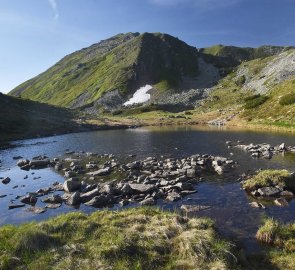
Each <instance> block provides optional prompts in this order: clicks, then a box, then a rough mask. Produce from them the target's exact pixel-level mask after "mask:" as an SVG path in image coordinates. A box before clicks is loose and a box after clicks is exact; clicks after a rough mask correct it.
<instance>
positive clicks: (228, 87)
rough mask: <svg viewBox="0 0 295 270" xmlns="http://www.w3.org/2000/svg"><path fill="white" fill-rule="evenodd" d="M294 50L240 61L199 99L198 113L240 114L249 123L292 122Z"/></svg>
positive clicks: (294, 116)
mask: <svg viewBox="0 0 295 270" xmlns="http://www.w3.org/2000/svg"><path fill="white" fill-rule="evenodd" d="M294 57H295V50H294V49H289V50H286V51H283V52H282V53H280V54H278V55H275V56H269V57H265V58H259V59H255V60H251V61H248V62H243V63H242V64H241V65H239V66H238V67H237V68H236V69H235V70H234V71H233V72H231V73H230V74H229V75H228V76H226V77H225V78H223V79H222V80H221V81H220V82H219V84H218V85H217V86H216V87H215V88H214V89H213V90H212V92H211V93H210V95H209V96H208V98H207V99H205V100H203V103H202V106H201V108H200V109H201V110H203V111H205V112H208V111H213V110H220V109H235V110H238V111H241V112H242V113H241V116H242V117H243V118H245V119H247V120H249V121H254V122H255V121H258V120H259V121H263V122H265V123H273V124H280V123H281V124H282V123H285V124H291V123H294V120H295V111H294V108H293V107H294V106H293V105H294V103H295V100H294V97H295V62H294Z"/></svg>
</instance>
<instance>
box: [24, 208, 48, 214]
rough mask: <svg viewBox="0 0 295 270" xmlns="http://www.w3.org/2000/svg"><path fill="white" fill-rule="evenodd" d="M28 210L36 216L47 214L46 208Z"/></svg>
mask: <svg viewBox="0 0 295 270" xmlns="http://www.w3.org/2000/svg"><path fill="white" fill-rule="evenodd" d="M26 210H27V211H30V212H33V213H34V214H43V213H45V212H46V208H43V207H29V208H27V209H26Z"/></svg>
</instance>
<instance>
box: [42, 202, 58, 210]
mask: <svg viewBox="0 0 295 270" xmlns="http://www.w3.org/2000/svg"><path fill="white" fill-rule="evenodd" d="M45 207H46V208H49V209H57V208H59V207H61V203H48V204H46V206H45Z"/></svg>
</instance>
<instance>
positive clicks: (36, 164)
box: [29, 159, 50, 168]
mask: <svg viewBox="0 0 295 270" xmlns="http://www.w3.org/2000/svg"><path fill="white" fill-rule="evenodd" d="M49 163H50V160H49V159H43V160H38V159H34V160H31V161H30V163H29V165H30V167H31V168H44V167H47V166H48V164H49Z"/></svg>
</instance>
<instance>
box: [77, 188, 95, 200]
mask: <svg viewBox="0 0 295 270" xmlns="http://www.w3.org/2000/svg"><path fill="white" fill-rule="evenodd" d="M98 195H99V189H98V188H95V189H93V190H91V191H89V192H86V193H83V194H81V195H80V198H81V201H82V202H83V203H85V202H89V201H90V200H91V199H93V198H94V197H96V196H98Z"/></svg>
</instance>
